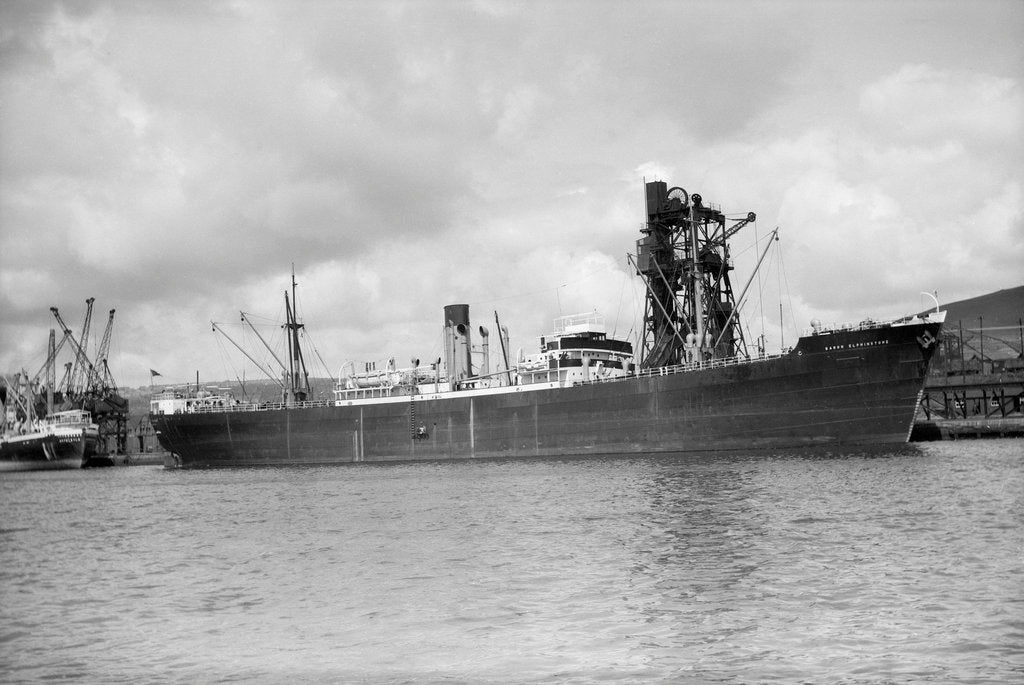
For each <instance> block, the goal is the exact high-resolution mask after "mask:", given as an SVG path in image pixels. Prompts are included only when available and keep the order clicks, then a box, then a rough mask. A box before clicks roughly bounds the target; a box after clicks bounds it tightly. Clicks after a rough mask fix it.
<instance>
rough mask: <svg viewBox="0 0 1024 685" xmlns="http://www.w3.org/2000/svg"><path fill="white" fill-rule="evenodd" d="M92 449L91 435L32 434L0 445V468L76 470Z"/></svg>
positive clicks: (15, 469) (8, 469)
mask: <svg viewBox="0 0 1024 685" xmlns="http://www.w3.org/2000/svg"><path fill="white" fill-rule="evenodd" d="M95 452H96V440H95V438H92V437H88V436H85V435H54V434H52V433H35V434H29V435H26V436H20V437H16V438H12V439H9V440H5V441H4V442H3V443H2V445H0V471H47V470H52V469H79V468H82V466H83V464H84V463H85V462H86V461H87V460H88V458H89V457H90V456H92V455H93V454H94V453H95Z"/></svg>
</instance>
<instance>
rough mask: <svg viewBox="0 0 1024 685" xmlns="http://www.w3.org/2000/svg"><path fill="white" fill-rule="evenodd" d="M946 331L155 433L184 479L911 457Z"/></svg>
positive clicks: (863, 335) (199, 419) (826, 337)
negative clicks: (246, 473) (840, 455)
mask: <svg viewBox="0 0 1024 685" xmlns="http://www.w3.org/2000/svg"><path fill="white" fill-rule="evenodd" d="M940 328H941V320H940V321H938V322H917V323H909V324H902V325H891V326H890V325H886V326H878V327H865V328H857V329H853V330H838V331H833V332H829V333H824V334H818V335H809V336H805V337H803V338H801V339H800V342H799V344H798V345H797V347H796V348H795V349H793V350H792V351H791V352H789V353H787V354H785V355H782V356H778V357H774V358H769V359H763V360H753V361H745V362H731V363H730V362H720V363H716V364H708V365H705V367H704V368H692V367H691V368H682V367H669V368H664V369H652V370H649V371H644V372H642V373H640V374H634V375H631V376H628V377H626V378H621V379H615V380H610V381H605V382H593V383H578V384H573V385H571V386H570V387H534V386H530V385H519V386H511V387H503V388H496V389H491V390H476V391H465V392H455V393H444V394H440V395H415V394H414V395H409V396H404V397H403V396H399V397H390V398H387V399H383V400H377V401H361V402H360V401H355V402H349V403H341V404H342V406H336V405H334V404H332V405H329V406H299V407H290V408H284V409H276V410H266V411H261V410H258V409H256V408H251V409H248V410H241V411H239V410H237V409H235V410H227V409H225V410H213V411H208V412H195V413H180V414H153V415H151V419H152V422H153V425H154V427H155V428H156V429H157V431H158V435H159V439H160V443H161V445H162V446H163V447H164V448H165V449H167V450H168V451H170V452H171V453H172V454H173V455H174V457H175V459H176V462H177V463H178V464H179V465H180V466H183V467H218V466H256V465H284V464H335V463H347V462H376V461H407V460H418V459H470V458H499V457H504V458H509V457H540V456H581V455H612V454H616V455H617V454H651V453H680V452H704V451H710V450H736V449H742V450H745V449H757V448H789V447H805V446H814V445H859V444H883V443H902V442H906V441H907V439H908V436H909V432H910V430H911V427H912V424H913V418H914V413H915V409H916V406H917V403H918V401H919V398H920V393H921V392H922V389H923V385H924V379H925V375H926V373H927V368H928V362H929V360H930V358H931V355H932V353H933V351H934V349H935V344H934V341H935V340H936V339H937V338H938V336H939V330H940Z"/></svg>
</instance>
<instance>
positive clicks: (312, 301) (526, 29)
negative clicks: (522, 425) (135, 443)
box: [0, 0, 1024, 384]
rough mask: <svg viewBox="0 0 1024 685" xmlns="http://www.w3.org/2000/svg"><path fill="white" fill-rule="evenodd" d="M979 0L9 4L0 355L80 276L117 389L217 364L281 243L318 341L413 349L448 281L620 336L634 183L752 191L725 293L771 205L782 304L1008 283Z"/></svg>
mask: <svg viewBox="0 0 1024 685" xmlns="http://www.w3.org/2000/svg"><path fill="white" fill-rule="evenodd" d="M986 9H987V10H988V11H987V12H986V13H978V12H973V11H970V10H968V9H966V8H958V7H955V6H953V5H945V4H943V5H941V6H940V7H937V8H929V9H928V11H929V16H930V17H931V20H930V22H929V23H928V24H927V25H921V27H920V30H919V31H918V32H915V33H913V34H909V33H906V32H904V33H900V32H898V31H895V29H889V28H887V27H879V25H878V22H877V17H876V14H877V7H874V6H873V5H868V6H867V7H866V8H861V7H860V4H859V3H849V4H848V3H830V5H829V9H828V11H827V12H826V11H820V10H818V9H816V6H812V5H810V4H804V3H768V4H764V5H757V6H751V5H749V4H741V3H704V2H698V3H687V4H686V5H683V6H680V5H676V4H674V3H655V4H653V5H650V6H648V7H647V10H646V11H644V12H638V11H637V8H636V7H634V6H632V5H628V4H623V3H597V5H596V6H595V4H594V3H554V4H550V5H531V4H528V5H521V4H518V3H501V2H477V3H471V4H449V3H426V4H424V3H412V4H404V3H375V4H367V3H345V2H342V3H319V2H298V3H279V2H272V1H269V0H268V1H260V2H226V3H207V4H194V3H187V4H184V5H182V4H175V3H145V4H141V5H140V4H136V3H119V2H114V3H107V2H103V3H95V4H87V3H67V4H65V3H48V4H43V3H13V2H12V3H0V26H2V28H0V56H2V59H0V101H2V102H3V113H2V115H0V231H2V244H3V249H2V253H0V285H2V291H0V306H2V309H3V317H2V321H0V369H4V368H13V367H14V366H16V365H18V364H19V363H20V361H19V360H20V359H22V358H24V357H25V356H26V355H28V354H30V353H31V352H32V351H33V350H35V349H37V348H38V347H40V346H42V345H43V344H44V343H45V337H46V328H47V327H49V325H50V317H49V314H48V307H49V306H51V305H54V304H56V305H58V306H60V307H61V310H62V311H65V309H66V310H67V311H69V312H72V311H80V309H81V307H82V304H81V302H82V301H83V300H84V299H85V297H88V296H90V295H92V296H96V297H97V300H98V302H103V303H105V304H104V305H103V306H104V307H108V306H109V307H117V309H118V315H117V324H116V328H115V345H114V349H116V350H118V353H119V354H121V355H123V356H122V358H121V359H122V363H123V369H124V370H123V372H122V373H123V374H124V375H125V377H126V378H127V379H129V380H128V382H129V383H131V384H142V383H147V382H148V380H149V379H148V376H147V375H146V374H147V373H148V369H149V368H158V369H160V370H161V371H162V372H163V373H164V374H165V377H167V378H169V379H172V380H173V379H175V377H191V375H192V374H193V373H194V371H195V367H196V366H203V365H209V366H210V367H213V368H203V369H202V373H203V375H204V376H209V375H217V374H218V373H227V371H228V369H226V368H225V366H224V364H225V362H222V361H221V359H222V357H223V358H226V355H227V352H226V351H222V350H221V344H220V343H217V342H215V341H216V337H215V336H213V334H212V333H210V331H209V320H210V319H214V320H219V321H220V320H227V321H229V322H230V324H231V326H237V325H238V324H239V323H240V322H238V321H237V310H238V309H244V310H246V311H250V310H251V311H252V312H253V313H258V314H260V315H261V316H263V317H266V318H268V319H269V318H273V317H274V316H277V315H278V314H279V313H280V311H281V309H282V307H283V297H282V295H283V291H284V290H285V289H287V288H288V285H289V282H290V270H291V265H292V264H294V265H295V269H296V273H297V278H298V280H299V284H300V285H299V294H300V305H301V311H302V313H303V314H304V316H305V317H306V319H307V321H308V322H309V333H310V336H311V337H313V338H314V339H316V341H317V345H318V347H319V348H320V349H321V350H322V351H323V354H324V356H325V357H327V358H328V362H329V364H330V365H331V366H332V367H333V366H337V365H339V364H340V362H341V361H343V360H344V359H346V358H350V357H351V358H385V357H387V356H397V357H399V358H405V357H406V356H408V355H410V354H417V355H419V356H421V357H424V358H426V357H427V356H429V355H430V354H432V352H431V351H430V350H425V349H424V348H428V347H429V348H433V347H435V346H437V345H439V332H438V331H439V326H440V323H439V321H440V317H441V314H440V312H441V308H442V307H443V306H444V305H445V304H448V303H453V302H468V303H472V304H471V307H472V312H473V316H474V319H477V318H479V319H480V320H481V321H486V320H489V319H492V318H493V313H494V310H495V309H497V310H499V313H500V316H501V318H502V322H503V323H504V324H506V325H508V326H509V327H510V328H511V329H512V330H513V335H514V336H519V337H520V341H519V343H518V344H522V345H523V346H524V347H526V348H527V349H532V346H533V343H534V340H535V338H536V336H538V335H542V334H544V333H545V332H548V329H549V328H550V326H551V324H552V320H553V318H554V317H555V316H558V315H559V313H570V312H571V311H589V310H591V309H594V308H597V309H598V310H600V311H601V312H602V313H603V314H605V316H607V317H608V320H609V324H610V327H613V326H614V327H617V328H618V330H619V331H620V332H621V331H622V330H629V329H633V330H634V331H635V330H636V329H637V319H638V318H639V316H640V311H639V308H640V307H642V297H643V293H642V290H640V286H638V284H636V283H635V281H627V280H626V277H627V276H628V275H630V274H631V269H630V268H629V267H628V266H627V265H626V261H625V253H626V252H627V251H631V250H632V249H633V248H634V244H635V240H636V238H637V237H638V235H639V234H638V230H639V226H640V222H641V221H643V218H644V206H643V203H644V197H643V185H642V184H643V180H644V179H645V178H646V179H647V180H651V179H655V178H657V179H662V180H665V181H667V182H669V183H671V184H672V185H681V186H683V187H685V188H687V189H688V190H690V191H691V192H700V193H702V194H703V195H704V197H705V198H706V199H707V200H708V201H712V202H716V203H718V204H721V205H722V207H723V209H724V210H725V211H726V212H727V213H735V214H739V215H741V216H742V215H745V214H746V212H748V211H756V212H757V213H758V216H759V222H758V224H757V226H756V228H755V227H748V228H747V229H744V230H743V231H742V232H741V233H740V234H739V235H737V236H736V239H735V241H736V246H735V250H734V257H735V260H736V264H737V274H736V281H737V284H736V285H737V287H738V284H739V283H738V282H739V281H741V280H745V278H744V277H743V276H741V275H740V272H742V271H745V270H746V269H747V268H749V267H751V266H752V265H753V263H754V261H756V258H757V255H758V253H759V250H760V248H761V247H763V240H764V238H765V236H766V235H767V234H768V232H769V231H770V230H771V229H772V228H773V227H774V226H776V225H779V226H780V227H781V230H780V234H781V236H782V241H781V242H780V247H781V250H782V252H781V253H780V255H779V257H774V256H773V257H770V258H769V260H768V262H767V264H768V266H769V267H770V271H769V277H768V278H766V279H762V282H761V284H760V285H758V284H757V283H756V282H755V285H754V286H752V295H751V304H752V307H754V308H760V309H763V310H764V313H765V318H766V319H767V320H768V323H767V324H766V326H767V327H768V328H769V329H771V327H772V326H773V325H774V324H773V323H771V322H772V321H774V320H776V319H777V318H778V317H777V307H778V302H779V301H784V302H785V305H786V306H785V309H786V310H787V312H788V311H792V318H793V319H795V320H797V321H800V322H801V324H802V323H803V322H806V321H807V320H809V319H810V318H811V317H812V316H817V317H818V318H822V319H839V320H842V319H857V320H859V318H862V317H863V315H865V314H874V315H878V316H881V315H886V314H896V313H900V312H901V311H902V310H904V309H905V308H906V302H907V298H908V295H909V297H911V298H913V297H916V293H918V292H919V291H920V290H933V289H938V290H939V291H940V296H942V297H943V298H946V297H947V296H946V295H945V294H946V293H948V297H949V298H955V297H958V296H962V297H966V296H970V295H976V294H980V293H981V292H985V291H987V290H989V289H996V288H999V287H1009V286H1012V285H1018V284H1019V280H1020V275H1019V267H1017V266H1016V265H1017V264H1019V263H1021V261H1024V254H1021V249H1022V247H1021V246H1022V245H1024V239H1022V238H1024V235H1022V222H1021V214H1020V210H1019V207H1020V194H1021V184H1022V183H1024V179H1022V169H1021V163H1020V160H1021V159H1022V158H1024V154H1022V153H1024V151H1022V150H1021V140H1022V139H1024V138H1022V136H1021V116H1022V111H1024V104H1022V101H1021V98H1022V96H1021V90H1020V89H1021V85H1020V84H1021V76H1022V74H1021V70H1020V67H1019V64H1020V60H1019V59H1014V58H1015V57H1019V56H1020V50H1019V41H1018V40H1017V37H1016V34H1015V33H1014V32H1012V31H1008V30H1005V29H1003V28H1002V27H1005V26H1010V25H1013V24H1014V21H1015V20H1016V22H1017V25H1019V19H1020V18H1021V10H1020V9H1019V6H1018V5H1015V4H1007V5H1004V4H998V3H990V4H988V5H986ZM888 11H890V12H891V13H892V15H891V23H892V25H893V26H903V25H908V22H910V23H913V22H915V21H917V20H919V19H920V16H919V14H920V12H921V9H920V7H917V6H904V5H902V4H901V5H898V6H896V7H893V8H890V9H889V10H888ZM918 23H920V22H918ZM972 27H973V28H972ZM981 28H984V31H981V30H980V29H981ZM968 29H971V30H968ZM975 29H978V30H975ZM949 36H955V37H956V38H957V40H956V41H955V42H951V41H948V40H945V41H943V40H942V39H943V37H949ZM937 46H942V47H941V49H940V47H937ZM782 256H784V257H785V259H784V260H782V259H781V257H782ZM783 267H785V271H783ZM979 273H980V274H984V279H981V278H979V277H978V276H977V274H979ZM755 288H756V290H757V293H758V297H757V298H754V297H753V292H754V289H755ZM787 288H788V292H787ZM623 293H625V295H623ZM623 302H629V305H628V306H627V305H625V304H623ZM755 302H756V303H757V304H756V305H754V303H755ZM911 304H916V302H915V303H911ZM760 314H761V312H760V311H759V310H758V311H755V309H752V313H751V314H750V316H751V317H752V319H758V318H759V317H760ZM758 325H760V324H759V323H758ZM769 332H770V333H771V334H772V335H775V336H777V335H779V334H780V332H777V331H775V330H770V331H769ZM791 336H792V333H787V337H791ZM114 370H115V373H116V372H117V371H118V367H117V366H116V364H115V365H114ZM335 370H336V369H335Z"/></svg>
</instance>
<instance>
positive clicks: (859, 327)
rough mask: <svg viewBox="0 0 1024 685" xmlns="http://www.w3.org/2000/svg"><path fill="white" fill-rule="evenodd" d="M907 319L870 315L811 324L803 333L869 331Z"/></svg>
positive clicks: (821, 333)
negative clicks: (854, 319)
mask: <svg viewBox="0 0 1024 685" xmlns="http://www.w3.org/2000/svg"><path fill="white" fill-rule="evenodd" d="M906 320H907V317H902V318H899V319H872V318H870V317H868V318H867V319H864V320H863V321H860V322H857V323H852V322H846V323H828V324H820V325H818V326H811V327H810V328H805V329H804V330H803V335H824V334H826V333H838V332H842V331H867V330H870V329H872V328H881V327H883V326H891V325H893V324H894V323H899V322H900V321H906Z"/></svg>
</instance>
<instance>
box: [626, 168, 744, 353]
mask: <svg viewBox="0 0 1024 685" xmlns="http://www.w3.org/2000/svg"><path fill="white" fill-rule="evenodd" d="M646 200H647V221H646V223H645V224H644V225H643V227H642V228H641V229H640V232H641V233H642V234H643V237H642V238H641V239H640V240H638V241H637V253H636V260H635V261H633V260H632V257H631V261H633V265H634V266H635V267H636V270H637V273H638V274H639V275H640V276H642V277H643V279H644V284H645V286H646V288H647V298H646V302H645V306H644V338H643V342H642V344H641V348H640V366H641V368H654V367H659V366H670V365H673V364H682V363H686V362H692V361H704V360H708V359H720V358H726V357H736V356H747V348H746V342H745V340H744V336H743V329H742V327H741V326H740V323H739V321H738V319H737V317H736V316H735V315H734V311H735V309H736V298H735V296H734V295H733V290H732V283H731V281H730V278H729V272H730V271H732V268H733V267H732V264H731V263H730V258H729V244H728V239H729V238H731V237H732V236H733V235H734V234H735V233H736V232H737V231H739V230H740V229H741V228H742V227H743V226H745V225H747V224H748V223H750V222H752V221H754V220H755V219H756V215H755V214H754V213H753V212H750V213H748V214H747V215H746V217H745V218H743V219H741V220H739V221H735V223H733V224H732V225H731V226H728V227H727V226H726V221H727V219H726V217H725V215H724V214H722V212H721V211H720V210H719V209H718V208H717V207H715V206H713V205H710V204H709V205H705V204H704V202H703V199H702V198H701V196H700V195H698V194H696V193H694V194H693V195H692V196H691V195H690V194H688V193H687V192H686V191H685V190H683V189H682V188H679V187H674V188H669V187H668V186H667V184H666V183H664V182H662V181H653V182H651V183H647V184H646Z"/></svg>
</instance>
